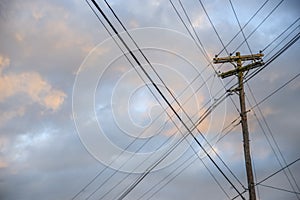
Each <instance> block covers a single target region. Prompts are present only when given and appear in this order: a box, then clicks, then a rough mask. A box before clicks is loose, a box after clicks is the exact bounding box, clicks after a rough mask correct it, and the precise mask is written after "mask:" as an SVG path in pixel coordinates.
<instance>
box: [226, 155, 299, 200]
mask: <svg viewBox="0 0 300 200" xmlns="http://www.w3.org/2000/svg"><path fill="white" fill-rule="evenodd" d="M299 160H300V158H297V159H296V160H294V161H293V162H291V163H289V164H288V165H286V166H284V167H282V168H281V169H279V170H277V171H275V172H274V173H272V174H270V175H269V176H267V177H266V178H264V179H262V180H261V181H259V182H258V183H256V184H255V185H260V184H261V183H263V182H265V181H266V180H268V179H270V178H272V177H273V176H275V175H276V174H278V173H279V172H281V171H282V170H284V169H285V168H288V167H290V166H292V165H293V164H295V163H296V162H298V161H299ZM245 192H246V190H244V191H243V192H242V194H244V193H245ZM238 197H239V195H237V196H235V197H233V198H232V199H231V200H234V199H236V198H238Z"/></svg>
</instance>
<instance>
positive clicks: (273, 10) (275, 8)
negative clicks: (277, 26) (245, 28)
mask: <svg viewBox="0 0 300 200" xmlns="http://www.w3.org/2000/svg"><path fill="white" fill-rule="evenodd" d="M283 1H284V0H281V1H280V2H279V3H278V4H277V5H276V6H275V7H274V8H273V9H272V10H271V12H270V13H269V14H268V15H267V16H266V17H265V18H264V19H263V20H262V21H261V22H260V23H259V24H258V25H257V26H256V28H255V29H254V30H253V31H252V32H251V33H250V34H249V35H248V36H247V37H246V39H249V38H250V37H251V36H252V35H253V34H254V33H255V32H256V31H257V29H258V28H259V27H260V26H261V25H262V24H263V23H264V22H265V21H266V20H267V19H268V18H269V17H270V16H271V15H272V14H273V13H274V12H275V10H277V8H279V6H280V5H281V4H282V2H283ZM245 41H246V40H244V41H243V42H242V43H241V44H240V45H239V46H238V47H237V48H236V49H235V50H234V52H235V51H237V50H238V49H239V48H240V47H241V46H242V45H243V44H244V43H245Z"/></svg>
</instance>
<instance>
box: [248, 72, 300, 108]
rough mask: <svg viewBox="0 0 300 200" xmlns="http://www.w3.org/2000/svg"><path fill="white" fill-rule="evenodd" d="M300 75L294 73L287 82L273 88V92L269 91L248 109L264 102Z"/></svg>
mask: <svg viewBox="0 0 300 200" xmlns="http://www.w3.org/2000/svg"><path fill="white" fill-rule="evenodd" d="M299 75H300V73H298V74H296V75H295V76H294V77H292V78H291V79H290V80H288V81H287V82H285V83H284V84H283V85H281V86H280V87H279V88H277V89H276V90H274V91H273V92H271V93H270V94H269V95H267V96H266V97H265V98H263V99H262V100H260V101H259V102H258V103H256V104H255V105H254V106H252V107H251V108H250V110H252V109H253V108H255V107H257V106H259V105H260V104H262V103H263V102H265V101H266V100H267V99H268V98H270V97H271V96H273V95H274V94H276V93H277V92H278V91H279V90H281V89H283V88H284V87H285V86H287V85H288V84H289V83H291V82H292V81H294V80H295V79H296V78H298V76H299Z"/></svg>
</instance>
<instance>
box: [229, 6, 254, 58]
mask: <svg viewBox="0 0 300 200" xmlns="http://www.w3.org/2000/svg"><path fill="white" fill-rule="evenodd" d="M229 3H230V6H231V8H232V11H233V14H234V16H235V19H236V21H237V23H238V25H239V28H240V31H241V33H242V35H243V38H244V40H245V42H246V44H247V47H248V49H249V51H250V53H251V55H253V53H252V51H251V48H250V45H249V42H248V40H247V38H246V36H245V33H244V31H243V28H242V26H241V23H240V20H239V18H238V16H237V13H236V11H235V9H234V6H233V3H232V1H231V0H229Z"/></svg>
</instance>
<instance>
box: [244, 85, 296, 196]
mask: <svg viewBox="0 0 300 200" xmlns="http://www.w3.org/2000/svg"><path fill="white" fill-rule="evenodd" d="M246 85H247V86H248V89H249V91H250V94H251V96H252V98H253V100H254V102H255V104H257V100H256V98H255V96H254V94H253V92H252V90H251V88H250V86H249V84H248V83H246ZM246 98H247V100H248V103H249V105H250V107H252V106H251V104H250V101H249V99H248V97H247V96H246ZM257 109H258V111H259V113H260V115H261V116H262V119H263V122H264V124H265V126H266V127H267V130H268V132H269V134H270V135H271V138H272V140H273V143H274V144H275V146H276V148H277V151H278V152H279V155H280V157H281V159H282V160H283V163H284V164H285V165H287V162H286V160H285V158H284V156H283V154H282V151H281V150H280V148H279V145H278V143H277V141H276V140H275V137H274V134H273V132H272V130H271V128H270V126H269V124H268V123H267V121H266V118H265V116H264V115H263V113H262V110H261V109H260V107H259V106H257ZM253 112H254V116H255V118H256V120H257V121H258V123H259V126H260V128H261V129H262V131H263V134H264V135H265V137H266V139H267V141H268V143H269V145H270V146H271V149H272V151H273V153H274V155H275V157H276V159H277V161H278V163H279V165H280V167H283V164H282V163H281V161H280V159H279V157H278V155H277V154H276V151H275V149H274V148H273V146H272V145H271V142H270V140H269V138H268V137H267V134H266V132H265V130H264V129H263V127H262V125H261V123H260V121H259V119H258V117H257V115H256V114H255V111H254V110H253ZM287 170H288V172H289V174H290V176H291V177H292V180H293V181H294V183H295V185H296V187H297V189H298V190H299V186H298V184H297V182H296V180H295V177H294V176H293V174H292V172H291V171H290V169H289V168H287ZM283 172H284V174H285V176H286V178H287V180H288V182H289V184H290V186H291V188H292V190H293V191H294V192H295V191H296V190H295V188H294V186H293V184H292V182H291V180H290V178H289V176H288V175H287V173H286V171H285V170H284V171H283ZM299 191H300V190H299ZM297 199H298V200H299V197H298V195H297Z"/></svg>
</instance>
